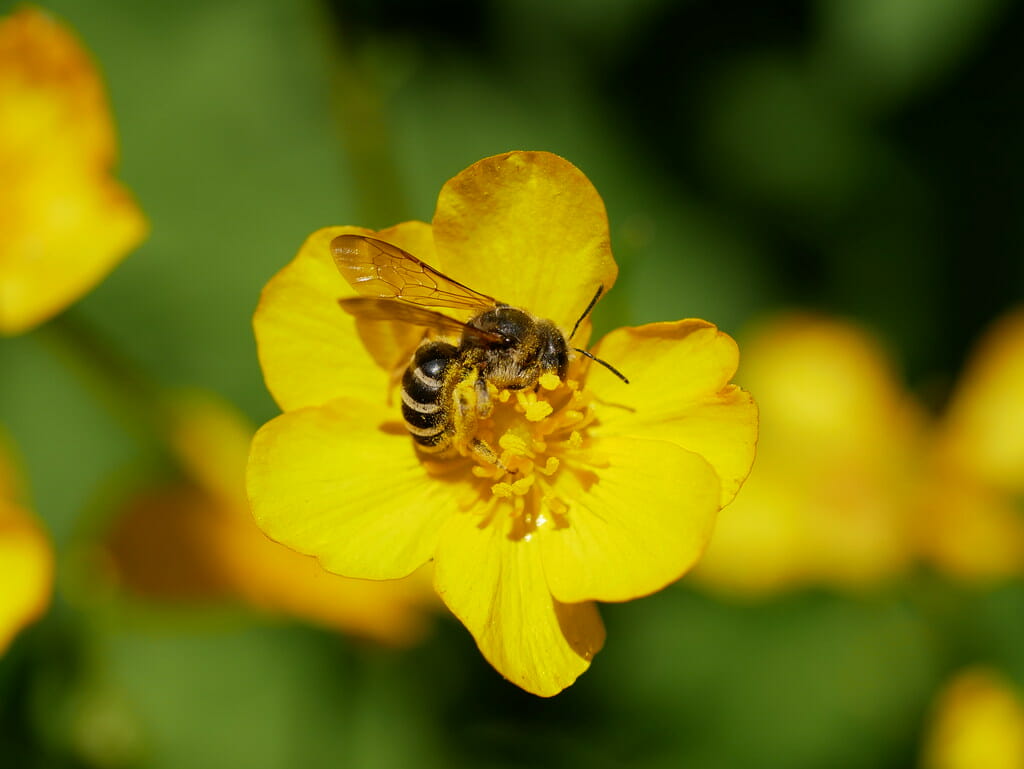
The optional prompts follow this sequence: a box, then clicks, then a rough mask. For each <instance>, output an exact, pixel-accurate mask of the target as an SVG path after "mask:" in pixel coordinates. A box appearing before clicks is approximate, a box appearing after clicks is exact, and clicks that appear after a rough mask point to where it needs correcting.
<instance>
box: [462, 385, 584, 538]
mask: <svg viewBox="0 0 1024 769" xmlns="http://www.w3.org/2000/svg"><path fill="white" fill-rule="evenodd" d="M491 396H492V400H493V402H494V408H493V411H492V413H491V414H490V416H488V417H486V418H483V419H480V421H479V423H478V425H477V430H476V434H475V438H476V439H477V440H480V441H483V442H484V443H485V444H486V445H487V446H490V447H492V448H493V450H494V452H495V453H496V454H497V458H498V461H497V462H490V461H488V460H487V459H486V458H484V457H482V456H480V454H479V452H472V451H471V450H469V447H467V446H460V447H458V448H459V449H460V451H461V452H462V453H464V454H465V455H467V456H470V457H472V458H473V460H474V464H473V466H472V468H471V473H472V476H473V478H474V480H475V484H474V485H475V487H476V490H477V494H476V495H474V496H475V500H474V501H475V502H476V503H477V504H478V503H479V502H480V501H481V500H484V501H485V502H487V503H488V504H487V505H486V508H487V510H488V515H489V516H494V515H505V516H510V517H511V520H512V526H511V532H510V533H511V536H513V538H516V539H523V540H527V541H528V540H529V539H530V538H531V537H532V534H533V533H534V532H535V531H536V530H537V529H539V528H541V527H544V526H555V527H563V526H567V525H568V518H567V514H568V512H569V504H568V503H567V502H566V501H565V499H563V498H561V497H560V496H559V495H558V494H557V493H556V490H555V480H556V478H557V476H558V475H559V474H560V473H562V472H577V471H579V470H582V469H583V466H584V465H592V464H594V462H593V457H591V456H590V452H589V451H588V447H587V444H588V441H587V436H586V434H587V427H588V426H589V425H590V424H591V423H592V422H593V421H594V418H595V416H594V411H593V408H592V400H593V398H592V396H590V395H589V394H588V393H586V392H585V391H584V390H583V388H582V387H581V386H580V383H579V382H578V381H577V380H575V379H572V378H570V379H567V380H565V381H564V382H563V381H560V380H559V379H558V377H557V376H555V375H553V374H551V375H545V376H544V377H541V379H540V382H539V386H538V387H536V388H534V389H532V390H525V391H524V390H517V391H511V390H503V391H500V392H498V391H497V390H493V391H492V392H491Z"/></svg>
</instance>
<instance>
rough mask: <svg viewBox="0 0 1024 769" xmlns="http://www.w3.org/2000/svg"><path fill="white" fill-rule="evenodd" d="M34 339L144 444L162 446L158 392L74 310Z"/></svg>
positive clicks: (164, 423) (163, 425) (163, 430)
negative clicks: (64, 365) (70, 370)
mask: <svg viewBox="0 0 1024 769" xmlns="http://www.w3.org/2000/svg"><path fill="white" fill-rule="evenodd" d="M36 333H37V334H38V335H39V337H40V338H41V339H42V340H43V342H44V343H45V344H46V345H47V346H48V347H49V348H50V349H51V350H52V351H53V352H54V354H55V355H56V356H57V357H58V358H59V359H60V360H61V361H63V362H64V363H65V364H66V365H67V366H68V367H69V368H70V369H72V370H73V371H74V372H75V373H76V374H78V376H79V377H80V378H81V380H82V381H83V382H84V384H85V385H86V387H88V388H89V390H91V391H92V393H93V394H94V395H95V396H96V398H97V399H98V400H99V401H100V402H102V403H103V404H104V405H105V406H106V407H107V408H108V409H109V411H110V412H111V413H112V414H113V415H114V417H115V418H116V419H118V421H119V422H121V424H122V425H124V427H126V428H127V429H128V430H129V431H131V432H132V433H134V434H135V435H136V436H137V437H138V438H140V439H141V440H143V441H145V442H147V443H154V444H158V445H163V444H164V443H165V442H166V437H165V436H166V427H167V419H166V414H165V409H164V400H163V397H162V396H161V391H160V388H159V386H158V385H157V384H156V382H155V381H153V380H152V379H151V378H150V377H149V376H147V375H146V374H145V373H144V372H143V371H142V370H141V369H139V368H138V367H137V366H135V365H134V364H133V363H132V362H131V361H130V360H129V359H128V358H127V357H125V356H124V355H122V354H121V353H120V352H118V351H117V350H116V349H115V348H114V347H113V346H112V345H111V344H109V342H108V341H107V340H106V339H105V338H104V337H103V335H102V333H101V332H99V330H98V329H97V328H96V327H95V326H94V325H92V324H91V323H89V322H88V321H87V320H85V318H83V317H82V315H81V314H80V313H79V312H78V311H77V310H76V309H74V308H71V309H69V310H66V311H65V312H64V313H62V314H61V315H58V316H57V317H56V318H54V319H53V320H51V321H50V322H49V323H46V324H44V325H43V326H42V327H40V328H39V330H38V331H37V332H36Z"/></svg>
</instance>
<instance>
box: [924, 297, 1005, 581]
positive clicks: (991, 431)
mask: <svg viewBox="0 0 1024 769" xmlns="http://www.w3.org/2000/svg"><path fill="white" fill-rule="evenodd" d="M933 447H934V448H933V452H932V454H931V457H930V465H929V476H928V479H927V480H928V482H927V484H925V485H924V498H923V500H922V504H921V509H920V518H919V526H918V538H919V541H920V547H921V549H922V551H923V553H924V555H925V557H926V558H927V559H928V560H929V561H930V562H932V563H933V564H934V565H936V566H937V567H939V568H940V569H942V570H943V571H945V572H947V573H949V574H951V575H953V576H955V577H959V578H963V579H972V580H974V579H994V578H999V577H1006V576H1010V575H1019V574H1022V573H1024V505H1022V502H1024V309H1018V310H1016V311H1014V312H1011V313H1008V314H1007V315H1006V316H1004V317H1003V318H1001V319H999V320H998V321H997V322H996V323H994V324H993V326H992V327H991V329H989V331H988V332H987V333H986V334H985V336H984V337H983V338H982V339H981V341H980V342H979V343H978V345H977V347H976V349H975V351H974V353H973V355H972V356H971V359H970V360H969V361H968V363H967V365H966V367H965V370H964V373H963V375H962V376H961V378H960V381H959V383H958V385H957V388H956V390H955V391H954V392H953V395H952V397H951V399H950V402H949V405H948V407H947V410H946V414H945V415H944V417H943V419H942V420H941V421H940V422H939V424H938V426H937V428H936V430H935V436H934V438H933Z"/></svg>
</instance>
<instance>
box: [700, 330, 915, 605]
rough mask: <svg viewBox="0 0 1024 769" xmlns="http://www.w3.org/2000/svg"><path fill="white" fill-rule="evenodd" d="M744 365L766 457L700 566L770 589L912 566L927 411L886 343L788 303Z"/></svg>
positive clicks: (861, 578) (723, 580)
mask: <svg viewBox="0 0 1024 769" xmlns="http://www.w3.org/2000/svg"><path fill="white" fill-rule="evenodd" d="M743 370H744V382H745V384H747V386H749V387H750V388H751V389H752V390H753V391H754V392H756V393H757V395H758V405H759V407H760V412H761V425H762V430H761V439H760V442H759V444H758V457H757V462H756V463H755V465H754V468H753V470H751V473H750V478H749V479H748V480H747V483H746V485H745V486H744V489H743V494H742V495H741V496H740V498H739V499H737V500H736V502H735V503H734V504H732V505H730V506H729V509H728V510H726V511H724V512H723V513H722V515H721V516H719V520H718V525H717V527H716V528H715V535H714V537H713V539H712V541H711V544H710V546H709V548H708V552H707V553H706V554H705V556H704V558H703V559H701V563H700V566H699V567H698V568H697V570H696V571H695V573H694V577H695V578H697V579H699V580H701V581H703V582H704V583H705V584H708V585H711V586H714V587H717V588H719V589H722V590H726V591H728V592H734V593H742V594H767V593H772V592H776V591H779V590H783V589H788V588H792V587H794V586H798V585H807V584H819V585H822V584H823V585H831V586H834V587H838V588H841V589H854V588H859V587H865V586H869V585H872V584H875V583H877V582H878V581H880V580H883V579H886V578H888V577H891V576H893V575H895V574H897V573H899V572H901V571H902V570H903V569H905V568H906V567H907V566H908V565H909V562H910V559H911V558H912V556H913V552H912V549H911V545H912V543H911V540H910V506H911V503H912V500H913V492H914V490H915V488H916V486H915V471H916V467H915V465H916V461H915V456H916V452H917V447H918V443H919V440H918V432H919V421H920V420H919V415H918V413H917V409H916V408H915V407H914V406H913V405H912V404H911V403H910V402H909V399H908V398H907V397H906V395H905V394H904V393H903V391H902V389H901V388H900V387H899V385H898V382H897V380H896V377H895V374H894V372H893V371H892V367H891V365H890V364H889V362H888V361H887V360H886V357H885V355H883V353H882V351H881V350H880V349H879V348H878V346H877V344H876V343H875V342H873V341H872V340H871V338H870V337H868V336H867V334H865V333H864V332H863V331H861V330H860V329H858V328H857V327H855V326H852V325H850V324H846V323H843V322H840V321H835V320H830V319H827V318H823V317H817V316H812V315H799V314H793V315H786V316H781V317H777V318H774V319H772V320H770V321H767V322H765V323H763V324H762V325H761V327H760V329H759V331H758V332H757V333H756V334H754V335H753V336H752V337H751V338H750V339H749V340H748V341H747V343H746V344H744V363H743Z"/></svg>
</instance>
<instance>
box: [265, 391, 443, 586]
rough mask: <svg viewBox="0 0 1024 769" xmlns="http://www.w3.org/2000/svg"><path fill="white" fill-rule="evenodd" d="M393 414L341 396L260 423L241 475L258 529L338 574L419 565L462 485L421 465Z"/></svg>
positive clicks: (380, 574)
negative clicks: (436, 475) (319, 405)
mask: <svg viewBox="0 0 1024 769" xmlns="http://www.w3.org/2000/svg"><path fill="white" fill-rule="evenodd" d="M395 414H396V412H395V409H394V408H393V407H391V408H389V407H385V406H384V405H383V404H375V403H368V402H366V401H359V400H355V399H349V398H343V399H338V400H335V401H331V402H330V403H328V404H326V405H324V406H321V407H311V408H305V409H299V410H297V411H292V412H288V413H286V414H282V415H281V416H279V417H277V418H276V419H274V420H272V421H270V422H268V423H267V424H265V425H264V426H263V427H262V428H260V430H259V432H257V433H256V437H255V438H254V439H253V444H252V450H251V452H250V454H249V468H248V473H247V484H248V489H249V502H250V504H251V506H252V511H253V515H254V516H255V518H256V522H257V523H258V524H259V525H260V528H262V529H263V531H264V532H265V533H266V534H267V535H268V536H270V538H271V539H274V540H277V541H278V542H281V543H282V544H284V545H287V546H288V547H290V548H292V549H294V550H298V551H299V552H300V553H306V554H308V555H315V556H316V557H317V558H319V559H320V562H321V564H322V565H323V567H324V568H325V569H327V570H328V571H332V572H334V573H336V574H341V575H343V576H346V577H361V578H365V579H395V578H398V577H404V576H406V575H407V574H410V573H411V572H412V571H414V570H415V569H417V568H418V567H420V566H422V565H423V564H424V563H426V562H427V561H428V560H429V559H430V558H431V557H432V556H433V554H434V548H435V544H436V542H437V536H438V532H439V531H440V528H441V524H442V522H443V521H444V519H445V518H446V517H447V516H449V515H451V514H452V512H453V511H454V510H455V509H456V497H457V492H458V491H459V490H460V487H459V485H458V484H457V483H454V482H451V481H450V480H446V479H443V478H436V477H431V476H429V475H428V474H427V473H426V472H425V471H424V469H423V466H422V464H421V463H420V460H419V458H418V457H417V456H416V453H415V450H414V449H413V444H412V441H411V439H410V438H409V435H408V434H407V433H406V431H405V429H404V427H403V426H402V424H401V422H399V421H398V420H397V419H396V418H395Z"/></svg>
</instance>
